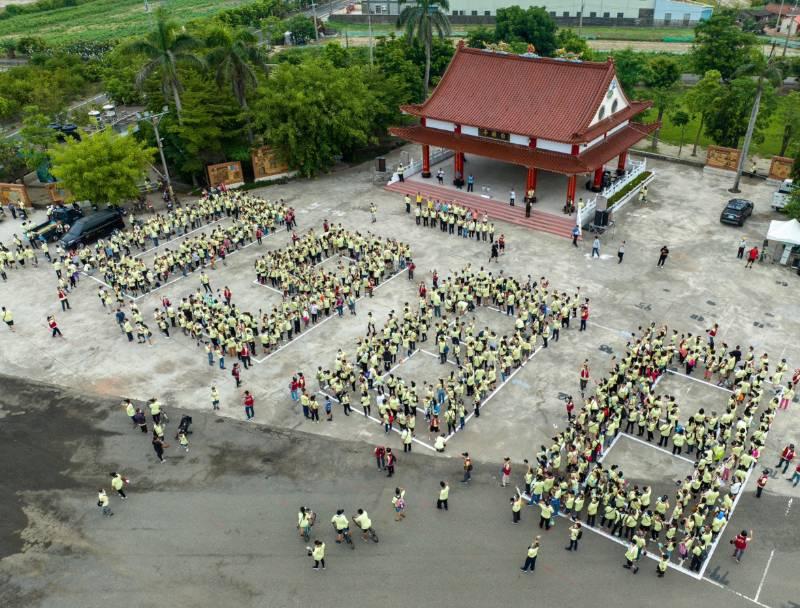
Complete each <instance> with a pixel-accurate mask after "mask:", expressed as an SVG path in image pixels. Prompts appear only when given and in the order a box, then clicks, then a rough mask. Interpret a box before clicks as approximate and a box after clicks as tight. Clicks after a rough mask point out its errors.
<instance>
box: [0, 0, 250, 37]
mask: <svg viewBox="0 0 800 608" xmlns="http://www.w3.org/2000/svg"><path fill="white" fill-rule="evenodd" d="M159 4H164V5H165V6H167V8H168V9H169V11H170V14H171V15H172V16H173V17H175V19H177V20H178V21H188V20H190V19H193V18H196V17H204V16H208V15H212V14H214V13H218V12H220V11H222V10H224V9H227V8H231V7H234V6H239V5H241V4H242V2H241V0H169V1H166V0H165V1H164V2H163V3H159V2H156V1H152V0H151V2H150V12H145V9H144V0H95V1H94V2H88V3H86V4H81V5H79V6H71V7H65V8H61V9H56V10H52V11H47V12H42V13H34V14H30V15H18V16H15V17H11V18H9V19H3V20H0V40H3V39H8V38H20V37H22V36H40V37H42V38H44V40H46V41H47V42H48V43H49V44H62V43H71V42H89V41H92V42H96V41H97V42H99V41H104V40H112V39H119V38H125V37H128V36H133V35H136V34H141V33H142V32H144V31H147V30H148V29H149V28H150V23H151V20H152V19H154V12H155V9H156V7H158V6H159Z"/></svg>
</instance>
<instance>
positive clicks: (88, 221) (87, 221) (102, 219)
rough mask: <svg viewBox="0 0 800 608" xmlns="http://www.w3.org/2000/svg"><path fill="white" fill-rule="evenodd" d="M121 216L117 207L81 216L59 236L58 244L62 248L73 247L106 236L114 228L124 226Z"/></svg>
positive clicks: (119, 228) (122, 227)
mask: <svg viewBox="0 0 800 608" xmlns="http://www.w3.org/2000/svg"><path fill="white" fill-rule="evenodd" d="M122 216H123V214H122V211H120V210H119V209H103V210H101V211H98V212H97V213H93V214H92V215H88V216H86V217H82V218H81V219H79V220H78V221H76V222H75V223H74V224H73V225H72V228H70V229H69V232H67V233H66V234H65V235H64V236H63V237H61V240H60V241H59V244H60V245H61V246H62V247H63V248H64V249H75V248H76V247H83V246H85V245H87V244H89V243H91V242H93V241H96V240H97V239H101V238H103V237H105V236H108V235H109V234H111V233H112V232H114V231H115V230H122V229H124V228H125V222H124V221H123V219H122Z"/></svg>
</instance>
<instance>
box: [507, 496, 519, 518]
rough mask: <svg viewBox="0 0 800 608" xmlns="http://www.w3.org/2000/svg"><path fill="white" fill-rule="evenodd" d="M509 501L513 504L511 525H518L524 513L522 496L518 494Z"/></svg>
mask: <svg viewBox="0 0 800 608" xmlns="http://www.w3.org/2000/svg"><path fill="white" fill-rule="evenodd" d="M509 501H510V502H511V523H513V524H518V523H519V521H520V516H521V511H522V496H520V495H519V494H517V495H516V496H512V497H511V498H510V499H509Z"/></svg>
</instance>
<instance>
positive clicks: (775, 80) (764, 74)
mask: <svg viewBox="0 0 800 608" xmlns="http://www.w3.org/2000/svg"><path fill="white" fill-rule="evenodd" d="M774 52H775V45H774V44H773V45H772V51H771V52H770V54H769V57H768V58H767V59H766V60H765V59H764V57H762V56H761V55H758V56H757V57H756V58H755V60H754V61H752V62H751V63H748V64H746V65H744V66H742V67H741V68H740V69H739V70H738V71H737V74H741V75H742V76H745V77H747V76H750V77H753V76H755V77H757V78H758V80H757V81H756V91H755V95H754V97H753V106H752V109H751V111H750V116H749V119H748V122H747V131H746V132H745V136H744V143H743V144H742V154H741V156H740V157H739V167H738V169H737V170H736V179H735V180H734V182H733V187H732V188H731V191H732V192H738V191H739V180H740V179H741V177H742V171H743V170H744V162H745V159H746V158H747V153H748V152H749V150H750V142H751V141H752V139H753V133H754V131H755V128H756V122H757V120H758V114H759V110H760V106H761V98H762V96H763V95H764V91H765V90H769V91H770V92H773V93H774V90H775V89H776V88H778V87H779V86H780V84H781V83H782V82H783V74H782V73H781V71H780V68H779V65H778V62H776V61H775V58H774V57H773V54H774ZM773 109H774V103H773V107H772V108H770V109H769V111H768V112H767V115H768V116H769V115H771V114H772V110H773Z"/></svg>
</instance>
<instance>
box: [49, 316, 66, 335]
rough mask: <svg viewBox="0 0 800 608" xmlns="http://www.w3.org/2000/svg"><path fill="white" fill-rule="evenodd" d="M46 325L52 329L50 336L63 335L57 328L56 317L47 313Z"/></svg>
mask: <svg viewBox="0 0 800 608" xmlns="http://www.w3.org/2000/svg"><path fill="white" fill-rule="evenodd" d="M47 326H48V327H49V328H50V331H52V332H53V333H52V337H53V338H55V337H56V336H61V337H62V338H63V337H64V334H62V333H61V330H60V329H58V323H56V318H55V317H54V316H53V315H48V317H47Z"/></svg>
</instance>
